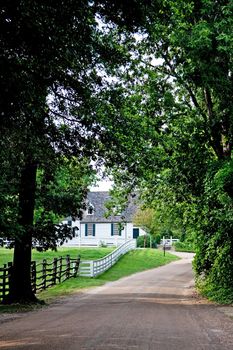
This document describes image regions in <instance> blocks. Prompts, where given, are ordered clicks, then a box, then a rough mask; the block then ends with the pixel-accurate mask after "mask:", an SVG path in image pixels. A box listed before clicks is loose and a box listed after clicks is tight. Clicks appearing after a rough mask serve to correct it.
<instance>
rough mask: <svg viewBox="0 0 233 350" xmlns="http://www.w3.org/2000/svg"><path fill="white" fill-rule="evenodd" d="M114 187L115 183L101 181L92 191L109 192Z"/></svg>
mask: <svg viewBox="0 0 233 350" xmlns="http://www.w3.org/2000/svg"><path fill="white" fill-rule="evenodd" d="M112 185H113V182H112V181H110V180H101V181H99V182H98V184H97V185H96V186H92V187H91V188H90V190H91V191H94V192H100V191H109V190H110V189H111V187H112Z"/></svg>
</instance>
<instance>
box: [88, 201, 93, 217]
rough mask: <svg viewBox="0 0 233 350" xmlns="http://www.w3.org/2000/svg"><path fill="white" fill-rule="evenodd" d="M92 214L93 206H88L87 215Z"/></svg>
mask: <svg viewBox="0 0 233 350" xmlns="http://www.w3.org/2000/svg"><path fill="white" fill-rule="evenodd" d="M93 214H94V207H93V205H92V204H91V205H89V207H88V209H87V215H93Z"/></svg>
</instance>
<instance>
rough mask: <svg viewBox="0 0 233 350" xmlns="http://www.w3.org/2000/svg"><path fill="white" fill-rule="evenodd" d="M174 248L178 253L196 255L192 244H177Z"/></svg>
mask: <svg viewBox="0 0 233 350" xmlns="http://www.w3.org/2000/svg"><path fill="white" fill-rule="evenodd" d="M174 247H175V251H176V252H188V253H194V251H195V249H194V245H193V243H192V242H176V243H174Z"/></svg>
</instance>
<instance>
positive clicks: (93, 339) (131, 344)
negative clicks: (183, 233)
mask: <svg viewBox="0 0 233 350" xmlns="http://www.w3.org/2000/svg"><path fill="white" fill-rule="evenodd" d="M191 257H192V256H191ZM191 257H190V255H186V256H183V259H182V260H179V261H176V262H173V263H171V264H169V265H166V266H163V267H160V268H157V269H153V270H149V271H146V272H142V273H138V274H135V275H133V276H130V277H126V278H123V279H121V280H119V281H117V282H112V283H108V284H106V285H105V286H102V287H98V288H95V289H91V290H88V291H86V292H85V293H83V294H76V295H73V296H71V297H67V298H64V299H60V300H59V301H57V302H56V303H54V304H52V305H50V306H49V307H47V308H44V309H41V310H38V311H33V312H31V313H28V314H24V315H20V317H18V318H15V319H8V320H6V319H5V320H2V322H1V324H0V350H2V349H3V350H6V349H7V350H8V349H9V350H10V349H18V350H24V349H25V350H37V349H43V350H60V349H62V350H63V349H64V350H117V349H118V350H119V349H122V350H125V349H129V350H139V349H140V350H155V349H156V350H186V349H187V350H207V349H208V350H220V349H221V350H232V349H233V320H232V318H231V317H229V316H227V315H225V314H224V313H223V312H221V310H220V309H221V308H219V307H218V306H216V305H214V304H211V303H208V302H206V301H205V300H202V299H200V298H199V297H197V296H196V294H195V293H194V290H193V274H192V269H191Z"/></svg>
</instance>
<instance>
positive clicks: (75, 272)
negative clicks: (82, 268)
mask: <svg viewBox="0 0 233 350" xmlns="http://www.w3.org/2000/svg"><path fill="white" fill-rule="evenodd" d="M79 263H80V256H78V257H77V260H76V261H75V264H74V272H73V277H77V274H78V269H79Z"/></svg>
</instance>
